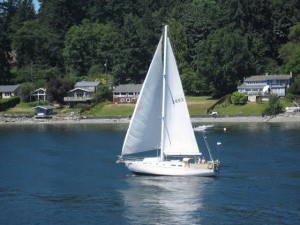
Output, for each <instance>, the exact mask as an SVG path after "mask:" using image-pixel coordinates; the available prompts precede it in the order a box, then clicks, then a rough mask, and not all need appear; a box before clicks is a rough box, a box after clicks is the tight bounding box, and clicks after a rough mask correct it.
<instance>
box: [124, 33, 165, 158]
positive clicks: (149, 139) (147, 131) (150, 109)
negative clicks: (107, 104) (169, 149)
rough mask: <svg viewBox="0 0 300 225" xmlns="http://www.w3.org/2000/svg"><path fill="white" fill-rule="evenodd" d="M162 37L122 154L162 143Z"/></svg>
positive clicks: (142, 150)
mask: <svg viewBox="0 0 300 225" xmlns="http://www.w3.org/2000/svg"><path fill="white" fill-rule="evenodd" d="M161 48H162V38H161V39H160V41H159V43H158V46H157V48H156V51H155V54H154V56H153V59H152V62H151V65H150V67H149V70H148V73H147V76H146V79H145V81H144V84H143V86H142V90H141V92H140V96H139V98H138V100H137V103H136V106H135V109H134V112H133V115H132V117H131V121H130V124H129V128H128V130H127V133H126V137H125V140H124V144H123V148H122V156H124V155H129V154H135V153H139V152H144V151H148V150H153V149H157V148H159V147H160V144H161V142H160V141H161V133H160V129H161V107H162V104H161V102H162V99H161V98H162V97H161V96H162V76H161V74H162V72H163V68H162V50H161Z"/></svg>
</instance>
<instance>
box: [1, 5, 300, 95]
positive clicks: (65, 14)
mask: <svg viewBox="0 0 300 225" xmlns="http://www.w3.org/2000/svg"><path fill="white" fill-rule="evenodd" d="M39 3H40V8H39V10H38V11H37V12H36V11H35V9H34V6H33V3H32V0H2V1H0V84H16V83H23V84H24V85H25V87H27V89H28V90H31V89H34V88H37V87H47V88H48V89H49V91H50V90H51V89H52V90H54V92H59V91H60V92H61V93H64V92H65V91H66V90H67V89H68V88H70V87H71V86H72V85H73V84H74V83H75V82H76V81H79V80H97V79H98V80H102V81H107V80H111V81H112V82H113V84H125V83H141V82H142V81H143V79H144V78H145V75H146V72H147V69H148V66H149V64H150V62H151V58H152V55H153V53H154V50H155V48H156V45H157V43H158V40H159V37H160V35H161V34H162V29H163V25H164V24H168V25H169V27H170V28H169V29H170V38H171V42H172V44H173V48H174V51H175V56H176V60H177V63H178V66H179V70H180V73H181V77H182V81H183V85H184V89H185V91H186V93H187V94H188V95H204V94H205V95H207V94H209V95H214V96H222V95H224V94H227V93H231V92H233V91H235V90H236V87H237V85H238V84H239V83H241V82H242V80H243V78H244V77H247V76H249V75H254V74H264V73H269V74H289V73H290V71H292V72H293V74H295V75H297V74H300V1H299V0H289V1H286V0H159V1H158V0H86V1H82V0H39ZM299 80H300V79H299ZM299 83H300V82H299ZM299 89H300V87H299ZM299 94H300V91H299ZM53 96H54V95H53ZM53 100H55V97H53ZM56 100H58V99H56Z"/></svg>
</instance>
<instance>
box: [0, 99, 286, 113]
mask: <svg viewBox="0 0 300 225" xmlns="http://www.w3.org/2000/svg"><path fill="white" fill-rule="evenodd" d="M186 100H187V104H188V108H189V112H190V114H191V115H206V111H207V109H208V108H209V107H210V106H212V105H213V104H214V103H215V102H216V101H217V99H212V98H211V97H209V96H201V97H192V96H188V97H186ZM281 103H282V105H283V108H285V107H286V106H290V105H291V103H288V102H286V101H284V100H281ZM267 105H268V103H267V102H263V103H247V104H246V105H232V104H229V103H223V104H221V105H218V106H216V107H215V109H214V111H217V112H218V114H221V115H222V114H223V115H239V114H245V115H261V114H262V112H263V110H264V109H265V107H267ZM134 107H135V104H127V103H126V104H113V103H111V102H104V103H99V104H97V105H96V106H95V107H93V108H91V109H90V110H88V111H86V112H84V113H83V115H91V116H131V115H132V113H133V110H134ZM79 111H80V108H62V109H55V110H54V112H56V113H66V112H79ZM34 113H35V111H34V109H33V107H32V106H31V105H30V103H20V104H18V105H17V106H16V107H14V108H11V109H9V110H6V111H3V112H1V114H31V115H34Z"/></svg>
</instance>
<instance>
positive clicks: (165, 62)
mask: <svg viewBox="0 0 300 225" xmlns="http://www.w3.org/2000/svg"><path fill="white" fill-rule="evenodd" d="M167 35H168V25H166V26H165V35H164V62H163V74H162V76H163V91H162V112H161V118H162V123H161V144H160V146H161V147H160V148H161V149H160V160H161V161H163V160H164V138H165V137H164V129H165V95H166V75H167V68H166V67H167V37H168V36H167Z"/></svg>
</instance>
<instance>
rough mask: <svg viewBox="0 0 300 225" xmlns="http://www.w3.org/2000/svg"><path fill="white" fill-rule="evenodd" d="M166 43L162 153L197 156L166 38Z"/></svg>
mask: <svg viewBox="0 0 300 225" xmlns="http://www.w3.org/2000/svg"><path fill="white" fill-rule="evenodd" d="M166 42H167V49H166V54H167V57H166V60H167V61H166V93H165V94H166V97H165V130H164V143H163V152H164V154H165V155H199V154H200V153H199V148H198V145H197V142H196V138H195V134H194V131H193V127H192V123H191V120H190V116H189V112H188V108H187V103H186V100H185V97H184V92H183V88H182V84H181V80H180V76H179V72H178V69H177V65H176V60H175V57H174V53H173V50H172V46H171V44H170V40H169V38H167V41H166Z"/></svg>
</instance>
